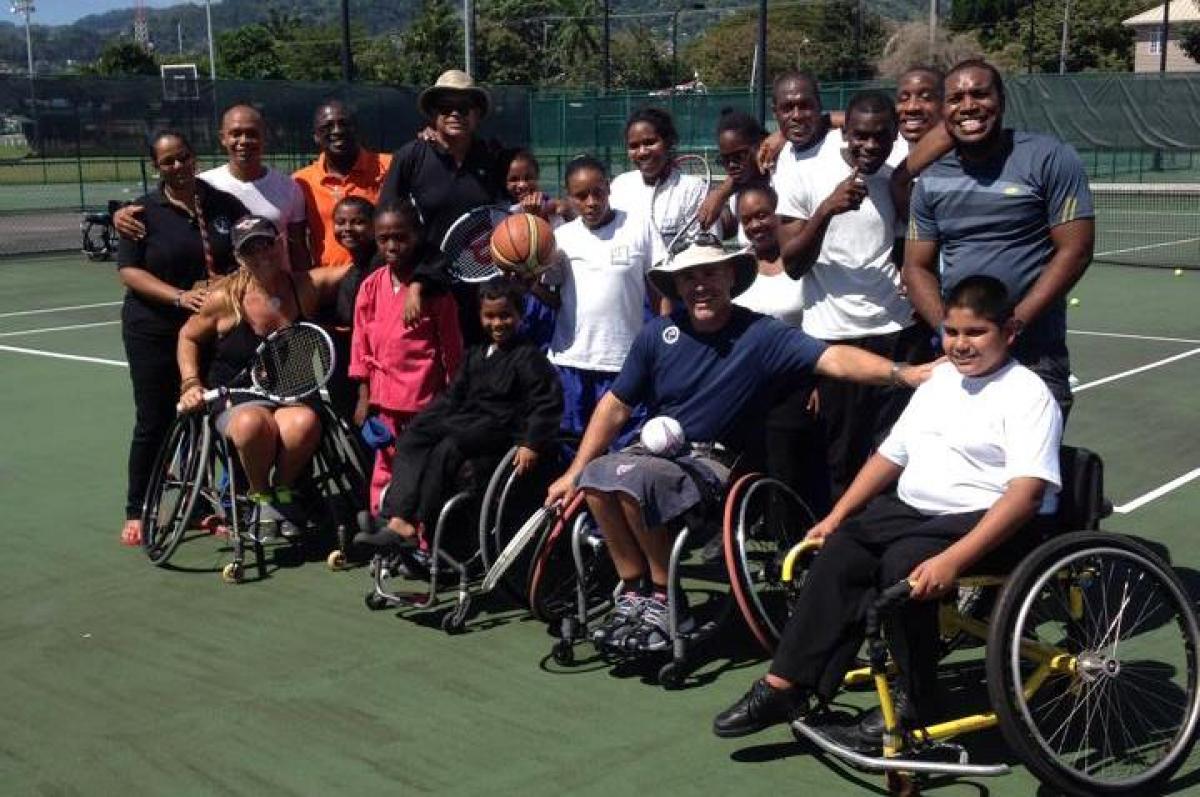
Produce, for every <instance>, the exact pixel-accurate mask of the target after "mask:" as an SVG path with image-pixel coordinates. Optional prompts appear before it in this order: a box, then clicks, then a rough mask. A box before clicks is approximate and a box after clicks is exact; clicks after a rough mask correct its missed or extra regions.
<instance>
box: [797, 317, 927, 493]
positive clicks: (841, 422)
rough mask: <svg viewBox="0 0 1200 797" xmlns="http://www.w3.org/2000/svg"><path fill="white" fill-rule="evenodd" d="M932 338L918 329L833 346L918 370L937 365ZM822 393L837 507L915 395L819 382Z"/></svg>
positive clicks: (895, 388)
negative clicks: (852, 348) (917, 365)
mask: <svg viewBox="0 0 1200 797" xmlns="http://www.w3.org/2000/svg"><path fill="white" fill-rule="evenodd" d="M930 338H931V334H930V331H929V327H927V326H926V325H925V324H923V323H916V324H913V325H912V326H910V327H908V328H907V329H902V330H900V331H898V332H892V333H889V334H887V335H872V336H870V337H866V338H853V339H849V340H836V341H829V342H830V343H834V344H838V345H846V346H856V347H858V348H860V349H865V350H867V351H869V352H872V353H874V354H878V355H879V356H880V357H883V358H884V359H887V360H892V361H893V362H904V363H914V364H915V363H925V362H929V361H930V360H932V359H933V347H932V345H931V344H930ZM817 390H818V393H819V395H820V399H821V409H820V414H821V419H822V421H823V422H824V424H825V445H826V453H825V456H826V461H827V462H828V463H829V479H830V483H831V488H832V497H833V500H835V501H836V500H837V499H838V498H839V497H840V496H841V495H842V493H844V492H845V491H846V488H847V487H849V486H850V482H852V481H854V477H855V475H857V474H858V471H859V470H861V469H862V466H863V463H865V462H866V461H867V458H868V457H870V456H871V453H872V452H873V451H874V450H875V449H876V448H877V447H878V446H879V444H880V443H881V442H882V441H883V438H884V437H886V436H887V433H888V432H889V431H891V428H892V424H894V423H895V422H896V419H897V418H899V417H900V413H902V412H903V411H904V408H905V407H906V406H908V400H909V399H910V398H911V397H912V393H913V392H912V390H910V389H909V388H907V387H903V386H884V387H876V386H872V385H860V384H858V383H855V382H847V381H844V380H841V379H829V378H822V379H820V380H818V382H817Z"/></svg>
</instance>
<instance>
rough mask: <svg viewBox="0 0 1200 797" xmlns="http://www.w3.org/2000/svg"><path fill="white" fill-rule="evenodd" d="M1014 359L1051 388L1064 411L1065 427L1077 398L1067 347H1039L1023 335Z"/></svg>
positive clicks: (1019, 340) (1059, 406)
mask: <svg viewBox="0 0 1200 797" xmlns="http://www.w3.org/2000/svg"><path fill="white" fill-rule="evenodd" d="M1013 357H1014V358H1015V359H1016V361H1017V362H1019V363H1020V364H1021V365H1023V366H1025V367H1026V368H1028V369H1029V370H1030V371H1033V372H1034V373H1035V374H1037V375H1038V376H1040V377H1041V378H1042V381H1043V382H1045V383H1046V387H1048V388H1050V394H1051V395H1052V396H1054V400H1055V402H1057V403H1058V408H1059V409H1060V410H1062V417H1063V425H1064V426H1065V425H1066V423H1067V416H1068V415H1070V413H1071V407H1072V405H1074V403H1075V396H1074V394H1072V393H1071V384H1070V379H1071V358H1070V357H1069V356H1068V355H1067V350H1066V347H1065V346H1064V347H1062V348H1061V349H1057V348H1053V347H1044V346H1039V345H1038V343H1037V342H1032V343H1031V342H1030V340H1029V339H1028V338H1026V337H1025V336H1024V335H1023V336H1021V337H1019V338H1017V342H1016V345H1014V346H1013Z"/></svg>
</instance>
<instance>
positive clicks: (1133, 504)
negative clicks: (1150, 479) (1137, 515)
mask: <svg viewBox="0 0 1200 797" xmlns="http://www.w3.org/2000/svg"><path fill="white" fill-rule="evenodd" d="M1197 478H1200V468H1196V469H1195V470H1193V471H1189V472H1187V473H1185V474H1183V475H1182V476H1180V477H1179V478H1177V479H1171V481H1169V482H1167V483H1166V484H1164V485H1162V486H1161V487H1155V488H1154V489H1153V490H1151V491H1150V492H1148V493H1146V494H1145V495H1139V496H1138V497H1137V498H1135V499H1133V500H1132V501H1130V502H1129V503H1127V504H1121V505H1120V506H1114V507H1113V511H1114V512H1119V513H1121V514H1122V515H1128V514H1129V513H1130V512H1132V511H1133V510H1135V509H1140V508H1142V507H1143V506H1145V505H1146V504H1148V503H1150V502H1151V501H1153V500H1155V499H1157V498H1162V497H1163V496H1164V495H1166V494H1167V493H1169V492H1171V491H1172V490H1174V489H1177V488H1179V487H1182V486H1183V485H1185V484H1187V483H1188V482H1190V481H1194V480H1195V479H1197Z"/></svg>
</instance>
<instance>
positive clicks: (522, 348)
mask: <svg viewBox="0 0 1200 797" xmlns="http://www.w3.org/2000/svg"><path fill="white" fill-rule="evenodd" d="M523 298H524V297H523V295H522V290H521V288H520V286H519V285H517V284H515V283H513V282H511V281H508V280H505V279H497V280H493V281H492V282H488V283H486V284H484V285H482V286H481V287H480V289H479V317H480V323H481V324H482V326H483V330H484V333H485V335H486V337H487V340H486V342H484V343H480V344H476V345H474V346H472V347H470V348H469V349H468V350H467V353H466V356H465V358H464V360H463V364H462V366H461V367H460V368H459V371H458V373H457V374H456V375H455V377H454V380H453V381H452V382H451V383H450V387H449V388H448V389H447V391H446V392H445V393H444V394H443V395H442V396H441V397H440V398H439V399H438V400H437V401H436V402H435V403H434V404H433V405H432V406H430V407H429V408H428V409H426V410H425V411H424V412H422V413H421V414H420V415H418V416H417V417H416V419H415V420H414V421H413V422H412V424H411V425H410V426H409V427H408V429H407V430H405V432H404V434H403V435H402V436H401V437H400V440H399V442H398V444H397V446H396V456H395V459H394V460H393V465H392V480H391V484H390V486H389V487H388V490H387V493H386V494H385V496H384V498H383V501H382V506H381V507H380V515H381V517H384V518H387V519H388V524H387V527H386V528H383V529H380V530H379V531H377V532H375V533H373V534H365V533H363V534H359V535H358V536H357V537H355V541H356V542H360V543H364V544H367V545H374V546H389V545H394V544H396V543H399V542H400V541H401V540H402V539H406V540H414V541H415V539H414V538H415V537H416V535H417V532H418V528H419V527H420V525H421V524H422V523H423V524H424V525H425V527H426V528H429V529H432V528H433V524H434V523H435V522H436V519H437V515H438V512H439V511H440V510H441V508H442V505H443V504H444V503H445V502H446V501H447V500H448V499H449V498H450V496H451V495H452V494H453V491H454V489H455V480H456V477H457V475H458V473H459V470H460V469H461V468H462V466H463V463H464V462H466V461H467V460H469V459H473V458H476V457H481V456H488V455H491V454H494V455H496V456H497V457H499V456H500V455H501V454H503V453H504V452H505V451H506V450H508V449H509V448H510V447H511V446H512V445H514V444H516V445H517V446H518V448H517V454H516V460H515V463H514V464H515V467H516V470H517V473H525V472H527V471H529V470H531V469H532V468H533V467H534V466H535V465H536V464H537V461H538V457H539V456H540V455H541V454H542V453H543V452H544V451H545V450H546V449H547V447H548V446H549V445H550V444H551V443H552V441H553V440H554V438H555V436H556V435H557V433H558V427H559V422H560V420H561V417H562V388H561V386H560V384H559V381H558V375H557V374H556V373H555V371H554V369H553V367H551V365H550V363H549V361H548V360H547V359H546V356H545V355H544V354H543V353H542V352H541V351H539V350H538V348H537V346H535V345H534V344H533V343H532V342H531V341H529V340H528V339H527V338H525V337H523V336H520V335H519V334H518V332H517V330H518V328H519V327H520V324H521V311H522V306H523Z"/></svg>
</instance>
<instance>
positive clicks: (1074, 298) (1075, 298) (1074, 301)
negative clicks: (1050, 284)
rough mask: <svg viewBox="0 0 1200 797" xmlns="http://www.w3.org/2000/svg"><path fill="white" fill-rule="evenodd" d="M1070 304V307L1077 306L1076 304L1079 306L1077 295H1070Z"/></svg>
mask: <svg viewBox="0 0 1200 797" xmlns="http://www.w3.org/2000/svg"><path fill="white" fill-rule="evenodd" d="M1071 306H1072V307H1078V306H1079V297H1078V296H1072V297H1071Z"/></svg>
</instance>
